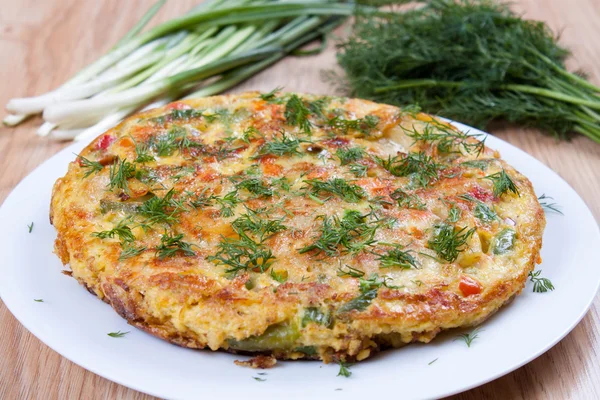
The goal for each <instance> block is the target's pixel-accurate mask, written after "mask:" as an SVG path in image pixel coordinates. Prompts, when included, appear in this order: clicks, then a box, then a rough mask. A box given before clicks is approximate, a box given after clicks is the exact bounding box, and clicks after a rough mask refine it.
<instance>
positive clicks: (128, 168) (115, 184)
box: [108, 160, 135, 192]
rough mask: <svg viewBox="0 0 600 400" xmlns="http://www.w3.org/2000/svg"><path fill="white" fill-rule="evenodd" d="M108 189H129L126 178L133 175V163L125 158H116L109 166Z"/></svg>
mask: <svg viewBox="0 0 600 400" xmlns="http://www.w3.org/2000/svg"><path fill="white" fill-rule="evenodd" d="M109 176H110V181H109V183H108V188H109V190H113V189H115V188H118V189H122V190H123V191H125V192H128V191H129V186H128V184H127V180H128V179H129V178H133V177H134V176H135V165H134V164H132V163H130V162H129V161H127V160H117V161H115V162H114V163H113V164H112V165H111V166H110V175H109Z"/></svg>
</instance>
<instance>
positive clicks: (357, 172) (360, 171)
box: [350, 163, 368, 178]
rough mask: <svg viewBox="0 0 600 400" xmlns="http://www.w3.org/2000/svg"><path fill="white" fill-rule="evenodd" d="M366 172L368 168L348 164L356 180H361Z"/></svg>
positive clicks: (361, 165)
mask: <svg viewBox="0 0 600 400" xmlns="http://www.w3.org/2000/svg"><path fill="white" fill-rule="evenodd" d="M367 170H368V167H367V166H366V165H363V164H358V163H354V164H350V172H351V173H352V174H354V176H356V177H357V178H363V177H365V176H367Z"/></svg>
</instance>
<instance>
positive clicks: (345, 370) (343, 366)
mask: <svg viewBox="0 0 600 400" xmlns="http://www.w3.org/2000/svg"><path fill="white" fill-rule="evenodd" d="M339 364H340V371H339V372H338V374H337V376H343V377H344V378H350V376H351V375H352V371H350V369H349V368H350V367H351V366H352V364H348V363H345V362H344V361H341V360H340V361H339ZM336 390H338V389H336ZM340 390H341V389H340Z"/></svg>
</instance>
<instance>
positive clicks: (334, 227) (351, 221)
mask: <svg viewBox="0 0 600 400" xmlns="http://www.w3.org/2000/svg"><path fill="white" fill-rule="evenodd" d="M367 216H368V215H363V214H361V213H360V212H359V211H356V210H346V211H344V215H343V217H342V218H339V217H337V216H333V217H325V216H321V217H320V218H322V219H323V224H322V225H321V229H320V231H321V234H320V235H319V237H318V238H317V239H316V240H315V241H314V242H313V243H312V244H310V245H308V246H304V247H303V248H301V249H299V250H298V252H299V253H301V254H303V253H307V252H311V251H313V252H314V254H315V255H319V254H321V253H325V255H326V256H329V257H333V256H337V255H339V254H340V253H341V251H342V250H343V251H344V252H349V253H354V254H355V253H358V252H360V251H362V250H364V249H365V248H366V247H368V246H372V245H373V244H375V239H374V237H375V233H376V231H377V229H379V228H380V227H381V226H382V225H383V221H381V220H375V221H369V220H367ZM340 247H341V248H342V250H341V249H340Z"/></svg>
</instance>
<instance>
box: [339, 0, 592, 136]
mask: <svg viewBox="0 0 600 400" xmlns="http://www.w3.org/2000/svg"><path fill="white" fill-rule="evenodd" d="M369 3H371V4H373V3H376V4H378V5H381V4H384V3H396V4H409V5H413V6H414V5H416V7H409V8H408V9H407V8H406V7H403V8H402V7H401V8H397V9H394V8H392V9H391V10H390V9H389V8H388V9H381V10H380V11H379V12H377V13H362V14H360V13H359V14H358V15H357V16H356V21H355V24H354V26H353V30H352V34H351V35H350V37H349V38H348V39H346V40H344V41H343V42H342V43H341V44H340V46H339V51H338V54H337V58H338V62H339V64H340V65H341V66H342V68H343V69H344V71H345V78H344V79H345V85H347V86H348V88H349V90H350V92H351V94H352V95H354V96H357V97H362V98H368V99H373V100H375V101H380V102H385V103H390V104H396V105H400V106H402V105H407V104H418V105H419V106H420V107H421V108H422V109H423V110H424V111H426V112H429V113H434V114H437V115H441V116H445V117H448V118H452V119H455V120H458V121H461V122H465V123H469V124H471V125H475V126H477V127H485V126H486V125H487V124H488V123H489V122H490V121H492V120H499V119H501V120H507V121H510V122H514V123H518V124H522V125H526V126H533V127H537V128H540V129H542V130H545V131H547V132H550V133H553V134H554V135H556V136H557V137H560V138H566V137H567V136H568V134H569V133H572V132H579V133H581V134H584V135H586V136H588V137H589V138H591V139H592V140H594V141H596V142H600V125H599V122H600V95H599V92H600V88H598V87H596V86H594V85H592V84H591V83H589V82H588V81H587V80H585V79H584V78H583V77H582V76H581V75H578V74H573V73H570V72H568V71H567V70H566V69H565V66H564V60H565V58H566V57H567V56H568V55H569V51H568V50H566V49H565V48H563V47H561V46H560V45H558V43H557V38H556V36H554V34H553V33H552V32H551V31H550V30H549V28H548V27H547V26H546V25H545V24H544V23H543V22H537V21H530V20H526V19H523V18H521V17H520V16H518V15H516V14H515V13H514V12H512V11H511V10H510V9H509V7H508V6H507V5H505V4H501V3H498V2H495V1H491V0H417V1H402V0H397V1H386V0H383V1H382V0H378V1H370V2H369Z"/></svg>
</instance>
